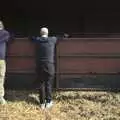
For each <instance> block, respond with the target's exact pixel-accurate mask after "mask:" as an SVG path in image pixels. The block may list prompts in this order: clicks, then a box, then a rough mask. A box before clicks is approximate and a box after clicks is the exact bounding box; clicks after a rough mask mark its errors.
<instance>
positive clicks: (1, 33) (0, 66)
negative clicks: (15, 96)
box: [0, 21, 10, 104]
mask: <svg viewBox="0 0 120 120" xmlns="http://www.w3.org/2000/svg"><path fill="white" fill-rule="evenodd" d="M9 37H10V36H9V33H8V32H7V31H6V30H5V29H4V25H3V23H2V21H0V104H6V100H5V99H4V94H5V92H4V80H5V72H6V63H5V54H6V43H7V42H8V40H9Z"/></svg>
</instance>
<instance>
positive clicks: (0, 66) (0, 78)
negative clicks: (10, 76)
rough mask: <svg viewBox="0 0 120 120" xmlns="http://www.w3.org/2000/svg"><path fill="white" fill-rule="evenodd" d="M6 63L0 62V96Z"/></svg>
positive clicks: (2, 89) (1, 95)
mask: <svg viewBox="0 0 120 120" xmlns="http://www.w3.org/2000/svg"><path fill="white" fill-rule="evenodd" d="M5 72H6V64H5V62H2V63H0V97H4V94H5V91H4V81H5Z"/></svg>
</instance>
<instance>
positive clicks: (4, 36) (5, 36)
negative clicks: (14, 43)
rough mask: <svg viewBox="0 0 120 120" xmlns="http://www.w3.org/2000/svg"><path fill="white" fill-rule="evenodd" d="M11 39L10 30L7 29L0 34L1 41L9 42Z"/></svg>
mask: <svg viewBox="0 0 120 120" xmlns="http://www.w3.org/2000/svg"><path fill="white" fill-rule="evenodd" d="M9 39H10V34H9V32H7V31H5V32H4V33H3V34H1V35H0V42H8V41H9Z"/></svg>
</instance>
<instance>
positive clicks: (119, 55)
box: [56, 38, 120, 90]
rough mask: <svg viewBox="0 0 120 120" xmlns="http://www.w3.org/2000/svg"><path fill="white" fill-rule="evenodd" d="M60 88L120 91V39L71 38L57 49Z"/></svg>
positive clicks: (58, 83) (62, 42) (61, 43)
mask: <svg viewBox="0 0 120 120" xmlns="http://www.w3.org/2000/svg"><path fill="white" fill-rule="evenodd" d="M56 83H57V84H56V87H57V88H59V89H63V88H64V89H84V90H85V89H87V90H88V89H96V90H101V89H102V90H103V89H118V88H120V38H69V39H64V40H61V41H60V42H59V44H58V46H57V82H56Z"/></svg>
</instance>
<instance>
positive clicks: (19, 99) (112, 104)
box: [0, 91, 120, 120]
mask: <svg viewBox="0 0 120 120" xmlns="http://www.w3.org/2000/svg"><path fill="white" fill-rule="evenodd" d="M53 96H54V106H53V107H52V108H51V109H49V110H41V109H40V107H39V101H38V94H37V92H36V91H34V92H31V91H6V99H7V102H8V104H7V105H4V106H3V105H0V120H120V93H113V92H81V91H69V92H56V93H54V94H53Z"/></svg>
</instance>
